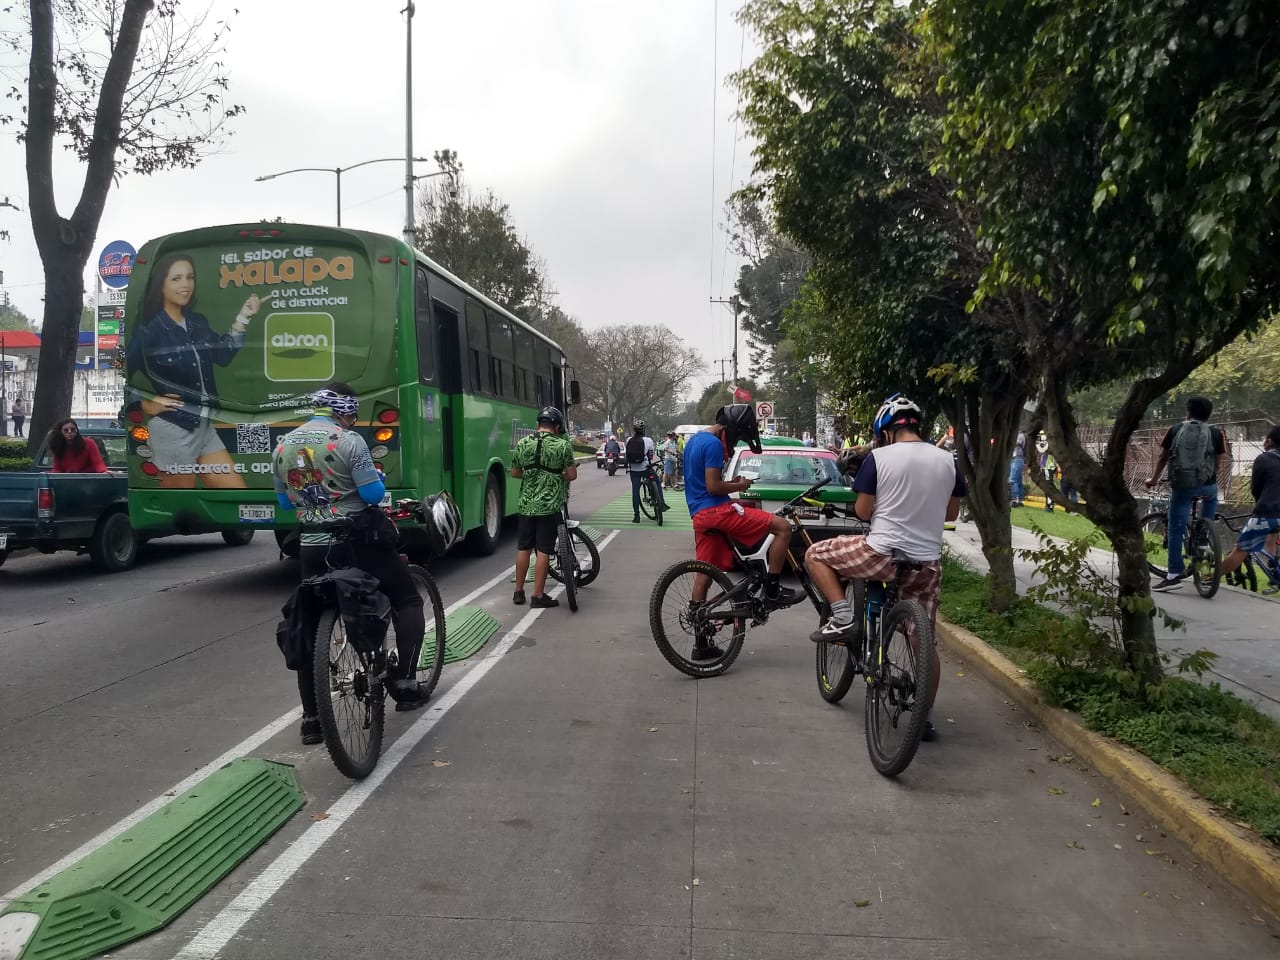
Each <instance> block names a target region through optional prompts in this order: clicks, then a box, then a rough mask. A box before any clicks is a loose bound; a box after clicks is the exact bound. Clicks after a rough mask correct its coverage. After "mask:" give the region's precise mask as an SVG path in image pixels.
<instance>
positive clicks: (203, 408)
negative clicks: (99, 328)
mask: <svg viewBox="0 0 1280 960" xmlns="http://www.w3.org/2000/svg"><path fill="white" fill-rule="evenodd" d="M195 295H196V268H195V263H194V261H193V260H192V259H191V257H190V256H189V255H186V254H171V255H170V256H167V257H164V258H163V259H162V260H161V261H160V262H159V263H157V264H156V267H155V269H153V270H152V271H151V276H150V279H149V281H148V283H147V290H146V296H145V298H144V299H143V302H142V318H141V323H140V325H139V326H138V327H137V328H136V329H135V332H134V334H133V336H132V337H131V338H130V340H129V346H128V349H127V352H126V362H127V365H128V368H129V374H130V376H132V375H133V374H134V373H136V372H138V371H139V370H143V371H145V373H146V375H147V376H148V377H149V378H150V379H151V383H152V386H153V388H154V390H155V392H156V397H155V399H149V400H143V401H142V412H143V413H144V414H146V415H147V416H148V417H149V418H150V419H149V421H148V423H147V430H148V433H149V434H150V438H149V440H148V441H147V442H148V443H149V444H150V446H151V449H152V451H153V455H154V460H155V464H156V466H158V467H159V468H160V471H161V472H160V485H161V486H162V487H194V486H195V481H196V477H197V476H199V477H200V479H201V480H202V481H203V482H204V485H205V486H207V487H244V486H245V480H244V477H243V476H241V475H240V474H239V473H237V472H236V470H235V467H234V464H233V461H232V459H231V454H230V453H229V452H228V451H227V448H226V446H225V445H224V444H223V443H222V441H221V440H220V439H219V438H218V434H217V432H216V431H215V430H214V429H213V416H212V413H211V411H210V409H209V408H210V407H211V406H212V405H215V404H216V403H217V401H218V388H217V382H216V381H215V379H214V372H213V368H214V365H215V364H216V365H218V366H222V367H225V366H226V365H227V364H229V363H230V362H231V361H232V360H233V359H234V358H235V356H236V354H237V353H238V352H239V350H240V348H241V347H242V346H244V339H245V330H246V329H247V328H248V326H249V321H250V320H251V319H253V317H254V315H255V314H256V313H257V312H258V308H259V307H260V306H261V305H262V301H261V299H260V298H259V297H258V295H257V294H251V295H250V296H249V298H248V299H247V300H245V302H244V305H243V306H242V307H241V308H240V312H239V313H238V314H237V315H236V318H235V320H234V322H233V323H232V324H231V329H230V330H228V331H227V332H226V333H214V332H213V329H212V327H211V326H210V325H209V321H208V320H207V319H206V318H205V316H204V315H203V314H201V313H197V312H196V310H195ZM193 465H200V466H203V467H204V468H205V469H198V468H197V469H193ZM178 468H185V469H183V470H182V472H177V471H178Z"/></svg>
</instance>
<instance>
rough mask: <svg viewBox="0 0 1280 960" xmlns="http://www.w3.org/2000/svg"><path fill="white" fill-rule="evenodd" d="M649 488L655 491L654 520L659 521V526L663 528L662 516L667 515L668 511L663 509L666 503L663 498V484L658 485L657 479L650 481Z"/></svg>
mask: <svg viewBox="0 0 1280 960" xmlns="http://www.w3.org/2000/svg"><path fill="white" fill-rule="evenodd" d="M649 487H650V488H651V489H652V491H653V518H654V519H655V520H657V521H658V526H662V515H663V514H664V513H666V511H665V510H663V509H662V505H663V503H664V501H663V498H662V484H660V483H658V481H657V479H656V478H655V479H653V480H650V481H649Z"/></svg>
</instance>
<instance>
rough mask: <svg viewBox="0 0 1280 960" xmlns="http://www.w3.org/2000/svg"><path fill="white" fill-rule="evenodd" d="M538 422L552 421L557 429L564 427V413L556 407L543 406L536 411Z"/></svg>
mask: <svg viewBox="0 0 1280 960" xmlns="http://www.w3.org/2000/svg"><path fill="white" fill-rule="evenodd" d="M538 422H539V423H552V424H555V426H556V427H557V428H558V429H563V428H564V414H563V413H561V412H560V411H559V409H557V408H556V407H543V408H542V409H541V410H539V411H538Z"/></svg>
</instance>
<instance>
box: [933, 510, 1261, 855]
mask: <svg viewBox="0 0 1280 960" xmlns="http://www.w3.org/2000/svg"><path fill="white" fill-rule="evenodd" d="M1015 513H1016V511H1015ZM986 581H987V578H986V576H985V575H983V574H979V573H976V572H975V571H973V570H972V569H970V568H969V567H967V566H965V565H964V564H962V563H961V562H960V561H959V560H956V559H955V558H954V557H949V556H948V557H945V558H944V559H943V565H942V604H941V613H942V615H943V616H944V617H945V618H946V619H947V620H950V621H951V622H952V623H955V624H958V625H960V626H962V627H965V628H966V629H968V630H971V631H972V632H973V633H976V634H977V635H978V636H979V637H981V638H982V639H983V640H985V641H986V642H987V643H989V644H991V645H992V646H993V647H996V648H997V649H999V650H1000V651H1001V652H1002V653H1004V654H1005V655H1006V656H1008V657H1009V658H1010V659H1011V660H1013V661H1014V662H1015V663H1017V664H1018V665H1019V666H1021V667H1023V668H1024V669H1025V670H1026V671H1027V674H1028V676H1030V677H1031V678H1032V679H1033V680H1034V681H1035V682H1036V683H1037V684H1038V685H1039V687H1040V691H1041V693H1042V694H1043V695H1044V697H1045V699H1046V700H1047V701H1048V702H1050V703H1053V704H1055V705H1058V706H1062V707H1065V708H1067V709H1069V710H1072V711H1074V712H1076V713H1077V714H1078V715H1079V716H1080V719H1081V720H1082V721H1083V722H1084V723H1085V725H1086V726H1088V727H1090V728H1091V729H1093V730H1096V731H1098V732H1099V733H1102V734H1105V735H1106V736H1110V737H1114V738H1115V739H1117V740H1119V741H1120V742H1122V743H1125V744H1128V745H1129V746H1131V747H1133V748H1134V749H1136V750H1138V751H1139V752H1141V753H1143V754H1145V755H1146V756H1147V757H1149V758H1151V759H1152V760H1154V761H1155V762H1156V763H1158V764H1160V765H1161V766H1163V767H1164V768H1165V769H1167V770H1169V771H1170V772H1172V773H1174V774H1176V775H1177V776H1179V777H1181V778H1182V779H1183V780H1184V781H1185V782H1186V783H1187V784H1188V786H1190V787H1191V788H1192V789H1193V790H1195V791H1196V792H1198V793H1199V794H1200V795H1201V796H1203V797H1205V798H1206V799H1207V800H1209V801H1210V802H1211V803H1213V804H1215V805H1217V806H1218V807H1219V808H1221V810H1222V811H1223V812H1224V813H1225V815H1226V816H1228V817H1229V818H1230V819H1232V820H1234V821H1238V822H1240V823H1244V824H1247V825H1248V826H1249V827H1251V828H1252V829H1253V830H1255V831H1256V832H1257V833H1258V834H1259V835H1260V836H1262V837H1265V838H1266V839H1267V840H1269V841H1270V842H1271V843H1274V844H1276V845H1277V846H1280V775H1278V774H1277V771H1280V725H1278V724H1277V723H1276V722H1275V721H1274V720H1272V719H1271V718H1270V717H1268V716H1266V715H1265V714H1263V713H1261V712H1259V711H1258V710H1256V709H1254V708H1253V707H1252V706H1250V705H1249V704H1247V703H1245V702H1244V701H1243V700H1241V699H1239V698H1238V697H1236V696H1234V695H1233V694H1230V693H1227V692H1226V691H1224V690H1222V689H1221V688H1220V687H1219V686H1218V685H1217V684H1216V683H1215V684H1209V685H1205V684H1201V683H1196V682H1193V681H1191V680H1187V679H1185V678H1183V677H1180V676H1169V677H1166V679H1165V680H1164V681H1163V682H1161V683H1160V684H1158V685H1156V686H1154V687H1150V688H1148V691H1147V693H1146V695H1145V696H1143V695H1134V694H1133V693H1132V692H1131V689H1130V688H1129V687H1128V686H1127V685H1126V684H1125V683H1124V678H1120V677H1116V676H1113V675H1108V674H1107V673H1106V672H1105V671H1101V672H1099V671H1095V672H1089V671H1086V670H1084V669H1082V668H1080V667H1077V666H1066V667H1063V666H1062V665H1060V664H1058V663H1055V662H1054V661H1053V660H1052V659H1050V658H1049V657H1047V656H1045V655H1044V654H1043V653H1041V652H1040V650H1041V646H1042V644H1043V637H1044V636H1045V635H1046V634H1050V633H1054V632H1056V631H1055V628H1056V627H1059V626H1061V624H1062V623H1063V622H1064V620H1065V619H1066V618H1065V617H1064V615H1063V614H1059V613H1056V612H1054V611H1052V610H1047V609H1045V608H1044V607H1040V606H1038V605H1036V604H1034V603H1031V602H1029V601H1025V600H1024V601H1021V602H1019V604H1018V605H1017V606H1016V607H1015V608H1014V609H1013V610H1012V611H1009V612H1008V613H1005V614H993V613H990V612H988V611H987V609H986V605H987V585H986Z"/></svg>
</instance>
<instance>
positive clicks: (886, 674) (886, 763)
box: [866, 600, 933, 777]
mask: <svg viewBox="0 0 1280 960" xmlns="http://www.w3.org/2000/svg"><path fill="white" fill-rule="evenodd" d="M912 634H914V636H915V638H916V643H915V644H914V645H913V644H912V643H911V640H910V636H911V635H912ZM871 654H872V657H873V658H874V662H873V663H871V664H868V666H867V700H866V729H867V753H868V754H869V755H870V756H871V765H872V766H873V767H875V768H876V771H877V772H879V773H881V774H883V775H884V776H886V777H896V776H897V775H898V774H900V773H901V772H902V771H903V770H905V769H907V766H908V765H909V764H910V763H911V760H912V758H913V757H915V755H916V749H917V748H918V747H919V746H920V736H921V734H923V733H924V722H925V720H926V719H927V715H928V712H929V702H928V698H929V690H930V689H931V685H932V683H933V630H932V629H931V628H930V626H929V618H928V617H926V616H925V615H924V609H923V608H922V607H921V606H920V604H918V603H916V602H915V601H914V600H899V601H898V603H897V604H895V605H894V608H893V609H892V610H890V611H889V615H888V616H887V617H885V618H884V622H883V624H882V626H881V630H880V639H879V643H874V642H873V643H872V644H871Z"/></svg>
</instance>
